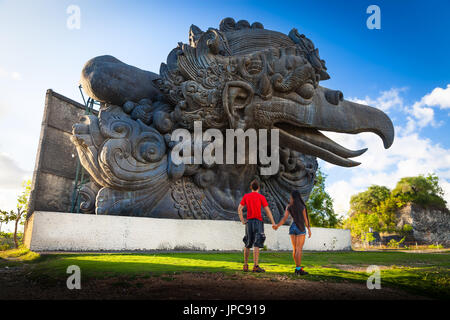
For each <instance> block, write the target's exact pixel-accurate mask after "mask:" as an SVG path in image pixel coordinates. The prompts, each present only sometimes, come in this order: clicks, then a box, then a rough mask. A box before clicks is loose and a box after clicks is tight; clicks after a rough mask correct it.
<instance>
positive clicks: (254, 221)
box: [238, 180, 311, 275]
mask: <svg viewBox="0 0 450 320" xmlns="http://www.w3.org/2000/svg"><path fill="white" fill-rule="evenodd" d="M250 189H251V191H252V192H250V193H247V194H245V195H244V197H243V198H242V200H241V202H240V204H239V207H238V214H239V218H240V220H241V222H242V223H243V224H245V226H246V227H245V236H244V239H243V241H244V243H245V248H244V268H243V270H244V272H247V271H248V270H249V269H248V258H249V256H250V249H251V248H252V247H253V263H254V265H253V272H265V270H264V269H263V268H261V267H260V266H259V264H258V261H259V249H260V248H263V247H264V241H265V239H266V236H265V235H264V223H263V219H262V215H261V207H262V208H264V211H265V212H266V214H267V216H268V217H269V219H270V221H271V222H272V228H273V229H274V230H277V229H278V228H279V227H280V226H282V225H283V224H284V223H285V222H286V220H287V219H288V217H289V215H290V216H291V217H292V219H293V222H292V224H291V226H290V228H289V235H290V237H291V241H292V247H293V250H292V256H293V258H294V262H295V274H296V275H306V274H308V272H306V271H305V270H304V269H303V267H302V266H301V261H302V249H303V244H304V243H305V235H306V231H308V238H311V228H310V223H309V218H308V213H307V211H306V205H305V202H304V201H303V199H302V197H301V195H300V192H298V191H297V190H294V191H292V193H291V198H290V201H289V203H288V205H287V206H286V210H285V212H284V216H283V218H282V219H281V220H280V222H278V224H275V221H274V220H273V216H272V212H271V211H270V208H269V204H268V203H267V200H266V198H265V197H264V196H263V195H262V194H260V193H259V183H258V182H257V181H256V180H254V181H252V182H251V184H250ZM244 207H246V208H247V220H244V216H243V209H244Z"/></svg>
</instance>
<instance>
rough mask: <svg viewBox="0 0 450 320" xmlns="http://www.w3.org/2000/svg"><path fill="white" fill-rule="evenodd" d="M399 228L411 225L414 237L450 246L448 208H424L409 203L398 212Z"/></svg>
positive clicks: (420, 241) (449, 214) (426, 242)
mask: <svg viewBox="0 0 450 320" xmlns="http://www.w3.org/2000/svg"><path fill="white" fill-rule="evenodd" d="M397 218H398V223H397V227H398V228H400V229H401V228H403V226H404V225H405V224H408V225H411V226H412V228H413V230H412V234H413V237H414V239H415V240H416V241H417V242H419V243H423V244H436V243H437V244H441V245H444V246H445V247H449V246H450V212H449V211H448V210H447V209H436V208H423V207H422V206H419V205H416V204H408V205H406V206H404V207H403V208H401V209H400V210H399V211H398V214H397Z"/></svg>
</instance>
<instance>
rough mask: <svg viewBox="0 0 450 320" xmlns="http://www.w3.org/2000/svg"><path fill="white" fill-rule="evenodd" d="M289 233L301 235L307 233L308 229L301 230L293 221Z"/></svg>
mask: <svg viewBox="0 0 450 320" xmlns="http://www.w3.org/2000/svg"><path fill="white" fill-rule="evenodd" d="M289 234H293V235H296V236H300V235H302V234H306V229H305V231H301V230H300V229H299V228H298V227H297V225H296V224H295V222H292V224H291V227H290V228H289Z"/></svg>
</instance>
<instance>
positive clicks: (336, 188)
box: [323, 86, 450, 214]
mask: <svg viewBox="0 0 450 320" xmlns="http://www.w3.org/2000/svg"><path fill="white" fill-rule="evenodd" d="M449 88H450V87H449V86H448V87H447V89H446V90H448V92H450V89H449ZM437 89H440V88H437ZM440 90H443V89H440ZM386 92H390V94H387V93H386ZM398 92H399V91H397V90H395V89H393V90H390V91H385V92H382V93H381V96H382V97H383V99H381V96H380V98H377V99H370V98H368V97H366V98H365V99H363V100H361V99H353V101H361V102H362V103H366V104H370V101H371V102H372V106H375V107H379V105H378V104H377V103H379V102H380V101H383V103H384V107H385V108H386V106H389V107H388V109H394V108H395V109H396V110H399V111H402V112H411V113H412V115H411V116H409V117H408V118H407V119H408V121H407V123H406V124H405V126H404V127H401V126H397V127H396V128H395V129H396V132H397V134H396V137H395V140H394V143H393V145H392V146H391V148H390V149H388V150H385V149H384V148H383V146H382V143H381V141H380V139H379V137H377V136H376V135H374V134H371V133H361V134H359V135H357V136H350V135H345V134H338V133H332V132H325V133H324V134H326V135H327V136H329V137H330V138H331V139H333V140H334V141H336V142H337V143H339V144H342V145H345V146H346V147H349V148H350V149H360V148H365V147H367V148H368V151H367V152H366V153H365V154H363V155H362V156H360V157H358V158H356V159H355V160H356V161H359V162H361V163H362V164H361V165H360V166H358V167H356V168H351V169H347V168H339V167H336V166H334V165H331V164H329V163H324V164H323V168H324V171H325V172H326V173H328V174H329V175H330V176H331V175H333V173H338V171H339V170H345V175H346V176H347V178H345V180H338V181H335V182H333V183H331V184H330V185H329V186H328V188H327V189H328V191H329V193H330V195H331V196H332V197H333V199H334V207H335V210H336V212H337V213H339V214H345V213H346V212H347V211H348V209H349V201H350V197H351V196H352V195H353V194H355V193H358V192H361V191H363V190H365V189H367V187H369V186H370V185H372V184H377V185H384V186H387V187H389V188H393V187H395V184H396V183H397V181H398V180H399V179H400V178H402V177H406V176H416V175H419V174H428V173H435V174H437V175H438V176H439V178H440V184H441V186H442V188H443V189H444V191H445V198H446V200H447V202H448V204H450V149H446V148H444V147H442V146H441V145H440V144H437V143H434V142H433V141H431V140H430V139H428V138H425V137H422V136H420V133H419V131H418V130H416V129H417V128H420V127H423V126H426V125H429V124H433V123H434V110H433V109H431V108H429V107H428V105H427V102H424V101H428V100H430V99H431V98H427V97H430V96H432V97H433V100H432V101H437V100H436V99H435V97H439V99H441V98H442V96H443V95H442V94H441V91H439V90H438V91H437V92H438V94H433V93H434V92H436V89H434V90H433V91H432V92H431V93H430V94H428V95H426V96H424V97H423V98H422V99H421V100H420V101H419V102H416V103H414V104H413V105H412V107H404V102H403V99H402V98H401V97H400V96H398V95H396V93H398ZM388 96H390V97H391V100H390V101H389V100H386V97H388ZM394 101H397V102H398V104H397V105H396V104H394V103H393V102H394ZM439 101H440V105H441V106H445V100H443V99H441V100H439ZM428 109H430V110H431V112H430V110H428ZM434 124H435V123H434Z"/></svg>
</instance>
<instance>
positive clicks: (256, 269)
mask: <svg viewBox="0 0 450 320" xmlns="http://www.w3.org/2000/svg"><path fill="white" fill-rule="evenodd" d="M253 272H258V273H261V272H266V270H264V269H263V268H261V267H260V266H254V267H253Z"/></svg>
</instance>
